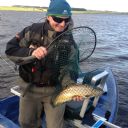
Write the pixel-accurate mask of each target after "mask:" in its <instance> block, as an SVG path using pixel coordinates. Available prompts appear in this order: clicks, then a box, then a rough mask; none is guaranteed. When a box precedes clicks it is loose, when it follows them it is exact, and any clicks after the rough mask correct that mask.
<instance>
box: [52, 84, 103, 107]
mask: <svg viewBox="0 0 128 128" xmlns="http://www.w3.org/2000/svg"><path fill="white" fill-rule="evenodd" d="M102 94H103V90H102V89H101V88H99V87H92V86H91V85H88V84H73V85H70V86H67V87H66V88H64V89H63V90H62V91H60V92H59V93H58V95H57V96H55V97H54V98H53V100H52V104H53V106H58V105H61V104H63V103H65V102H69V101H71V100H72V99H73V97H74V96H81V97H83V98H91V97H97V96H100V95H102Z"/></svg>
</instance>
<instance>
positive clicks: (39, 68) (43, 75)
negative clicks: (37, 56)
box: [19, 23, 73, 86]
mask: <svg viewBox="0 0 128 128" xmlns="http://www.w3.org/2000/svg"><path fill="white" fill-rule="evenodd" d="M44 27H45V23H38V24H33V26H32V28H31V29H30V31H29V32H27V33H25V37H24V38H23V39H21V41H20V42H19V44H20V46H21V47H29V46H30V45H36V46H37V47H39V46H44V47H47V46H48V45H49V43H51V42H52V41H53V39H54V38H55V33H54V32H53V31H50V30H47V34H46V33H45V32H46V30H45V31H44ZM69 40H70V41H69ZM72 45H73V40H71V37H70V36H66V37H64V38H63V39H61V40H57V42H56V43H55V45H54V46H53V47H52V50H51V51H50V52H49V53H48V55H47V56H46V57H45V58H44V59H42V60H36V61H35V62H33V63H29V64H25V65H21V66H19V75H20V77H21V78H22V79H23V80H24V81H25V82H29V83H33V84H37V85H41V84H42V85H43V84H46V85H53V86H55V85H56V84H58V83H59V81H58V76H59V74H60V70H61V68H62V67H63V66H65V65H66V64H68V59H69V54H70V52H71V46H72Z"/></svg>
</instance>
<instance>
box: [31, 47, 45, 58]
mask: <svg viewBox="0 0 128 128" xmlns="http://www.w3.org/2000/svg"><path fill="white" fill-rule="evenodd" d="M46 55H47V50H46V48H45V47H39V48H37V49H35V50H34V51H33V53H32V56H35V57H36V58H37V59H42V58H44V57H45V56H46Z"/></svg>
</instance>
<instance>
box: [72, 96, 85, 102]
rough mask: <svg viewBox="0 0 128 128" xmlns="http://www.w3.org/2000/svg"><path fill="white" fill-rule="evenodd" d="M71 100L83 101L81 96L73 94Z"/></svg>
mask: <svg viewBox="0 0 128 128" xmlns="http://www.w3.org/2000/svg"><path fill="white" fill-rule="evenodd" d="M73 101H83V97H82V96H74V97H73Z"/></svg>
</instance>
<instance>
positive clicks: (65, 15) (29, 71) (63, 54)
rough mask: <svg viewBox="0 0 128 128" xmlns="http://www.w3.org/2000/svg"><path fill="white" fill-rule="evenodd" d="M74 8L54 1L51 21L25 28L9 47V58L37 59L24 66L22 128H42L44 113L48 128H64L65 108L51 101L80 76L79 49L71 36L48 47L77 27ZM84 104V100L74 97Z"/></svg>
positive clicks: (22, 75) (21, 70)
mask: <svg viewBox="0 0 128 128" xmlns="http://www.w3.org/2000/svg"><path fill="white" fill-rule="evenodd" d="M71 15H72V14H71V7H70V6H69V4H68V3H67V2H66V1H65V0H52V1H51V3H50V5H49V8H48V11H47V19H46V21H45V22H43V23H36V24H33V25H31V26H28V27H26V28H24V29H23V30H22V31H21V32H20V33H18V34H17V35H16V36H15V37H14V38H13V39H11V40H10V41H9V42H8V44H7V47H6V51H5V53H6V54H7V55H8V56H9V57H27V56H34V57H35V58H37V59H36V60H35V61H34V62H31V63H28V64H24V65H20V66H19V76H20V78H21V79H20V81H21V84H20V86H21V89H22V90H23V93H24V91H25V89H26V87H27V86H28V85H30V87H31V88H30V89H29V90H28V91H27V92H26V94H25V95H24V96H21V98H20V109H19V112H20V114H19V122H20V126H21V128H41V123H42V122H41V116H42V111H44V112H45V116H46V126H47V128H63V127H64V124H63V120H64V119H63V115H64V110H65V105H64V104H63V105H60V106H57V107H53V106H52V105H51V99H52V97H53V95H54V93H56V90H58V89H60V88H63V87H66V86H70V84H72V83H74V82H75V81H76V79H77V76H78V49H77V46H76V44H75V42H74V40H73V39H72V37H71V36H69V37H68V36H66V37H65V38H64V39H62V40H61V41H59V40H57V41H58V42H57V43H55V44H54V46H52V48H51V50H50V51H49V49H47V46H48V45H49V44H50V43H51V42H52V41H53V40H54V39H55V38H56V37H57V36H58V35H60V34H61V33H63V32H64V31H66V30H68V29H70V28H71V27H72V25H73V21H72V19H71ZM74 99H75V100H80V99H81V98H80V97H77V96H76V97H74Z"/></svg>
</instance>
